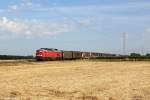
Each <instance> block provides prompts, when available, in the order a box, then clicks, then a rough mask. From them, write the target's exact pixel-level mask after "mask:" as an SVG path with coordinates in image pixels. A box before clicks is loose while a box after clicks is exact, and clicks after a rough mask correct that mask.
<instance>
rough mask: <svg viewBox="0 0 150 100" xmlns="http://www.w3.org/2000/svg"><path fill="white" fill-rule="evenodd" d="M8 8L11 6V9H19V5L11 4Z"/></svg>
mask: <svg viewBox="0 0 150 100" xmlns="http://www.w3.org/2000/svg"><path fill="white" fill-rule="evenodd" d="M8 8H9V10H17V9H18V6H17V5H9V6H8Z"/></svg>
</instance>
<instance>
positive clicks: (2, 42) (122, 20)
mask: <svg viewBox="0 0 150 100" xmlns="http://www.w3.org/2000/svg"><path fill="white" fill-rule="evenodd" d="M123 33H126V50H125V51H126V53H127V54H129V53H131V52H137V53H142V54H145V53H150V45H149V43H150V1H149V0H0V55H3V54H9V55H32V54H35V51H36V50H37V49H39V48H57V49H61V50H75V51H90V52H91V51H93V52H106V53H115V54H122V53H123Z"/></svg>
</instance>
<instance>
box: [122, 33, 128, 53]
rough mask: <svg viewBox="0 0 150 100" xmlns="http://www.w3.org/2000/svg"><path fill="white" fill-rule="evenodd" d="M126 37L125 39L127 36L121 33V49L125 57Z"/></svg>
mask: <svg viewBox="0 0 150 100" xmlns="http://www.w3.org/2000/svg"><path fill="white" fill-rule="evenodd" d="M126 37H127V34H126V33H123V35H122V39H123V41H122V43H123V48H122V50H123V55H126Z"/></svg>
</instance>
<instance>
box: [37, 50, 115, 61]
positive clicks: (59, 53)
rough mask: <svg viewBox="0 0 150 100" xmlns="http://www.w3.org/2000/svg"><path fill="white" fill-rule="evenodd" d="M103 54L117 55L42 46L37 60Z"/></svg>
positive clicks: (94, 56) (87, 56) (78, 57)
mask: <svg viewBox="0 0 150 100" xmlns="http://www.w3.org/2000/svg"><path fill="white" fill-rule="evenodd" d="M101 56H115V55H114V54H107V53H96V52H80V51H64V50H58V49H53V48H41V49H38V50H37V51H36V60H38V61H39V60H73V59H89V58H96V57H101Z"/></svg>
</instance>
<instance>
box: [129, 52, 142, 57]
mask: <svg viewBox="0 0 150 100" xmlns="http://www.w3.org/2000/svg"><path fill="white" fill-rule="evenodd" d="M130 56H131V57H140V56H141V54H140V53H131V54H130Z"/></svg>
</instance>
